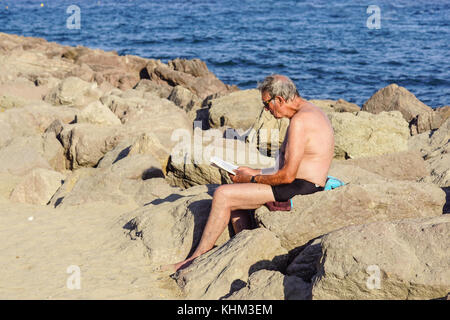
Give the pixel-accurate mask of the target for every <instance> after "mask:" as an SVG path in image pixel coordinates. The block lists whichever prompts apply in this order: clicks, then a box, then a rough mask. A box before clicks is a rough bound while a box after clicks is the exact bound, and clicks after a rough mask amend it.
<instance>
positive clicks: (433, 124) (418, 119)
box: [409, 106, 450, 135]
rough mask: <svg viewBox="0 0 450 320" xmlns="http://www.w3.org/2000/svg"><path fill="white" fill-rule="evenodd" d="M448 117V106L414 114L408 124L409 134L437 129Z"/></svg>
mask: <svg viewBox="0 0 450 320" xmlns="http://www.w3.org/2000/svg"><path fill="white" fill-rule="evenodd" d="M448 118H450V106H445V107H441V108H436V109H434V110H433V111H428V112H423V113H420V114H418V115H417V116H415V117H414V118H413V119H412V120H411V122H410V124H409V126H410V128H411V135H415V134H419V133H423V132H426V131H429V130H436V129H438V128H439V127H440V126H441V125H442V124H443V123H444V122H445V121H446V120H447V119H448Z"/></svg>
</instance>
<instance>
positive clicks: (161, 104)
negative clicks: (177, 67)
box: [101, 90, 192, 149]
mask: <svg viewBox="0 0 450 320" xmlns="http://www.w3.org/2000/svg"><path fill="white" fill-rule="evenodd" d="M101 101H102V103H103V104H104V105H106V106H107V107H108V108H110V110H111V111H112V112H113V113H114V114H115V115H116V116H117V117H118V118H119V119H120V120H121V121H122V123H123V124H124V127H123V130H125V131H126V134H127V135H134V136H136V135H141V134H142V133H146V132H151V133H153V134H155V135H156V136H157V137H158V139H159V140H160V141H161V143H163V144H164V145H165V146H167V147H168V148H169V149H170V148H172V147H173V146H174V145H175V144H176V143H175V142H174V141H173V140H172V135H173V134H174V132H175V133H176V132H178V131H182V132H184V133H186V134H190V133H191V132H192V122H191V120H190V119H189V117H188V116H187V114H186V112H185V111H183V110H181V109H180V108H179V107H177V106H176V105H175V104H174V103H173V102H171V101H169V100H167V99H161V98H159V97H158V96H156V95H154V94H152V93H150V92H143V91H137V90H127V91H125V92H123V93H120V94H118V93H112V94H110V95H106V96H103V97H102V98H101Z"/></svg>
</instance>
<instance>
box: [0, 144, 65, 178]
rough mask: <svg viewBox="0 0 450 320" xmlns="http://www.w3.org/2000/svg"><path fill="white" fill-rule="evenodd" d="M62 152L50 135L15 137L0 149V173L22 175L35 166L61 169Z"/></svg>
mask: <svg viewBox="0 0 450 320" xmlns="http://www.w3.org/2000/svg"><path fill="white" fill-rule="evenodd" d="M63 152H64V150H63V149H62V147H61V146H60V145H59V142H58V141H57V140H56V138H54V137H52V136H49V137H44V138H42V137H40V136H23V137H16V138H13V139H11V140H10V141H9V142H8V143H7V144H6V145H5V146H3V148H2V149H0V173H9V174H12V175H18V176H22V175H25V174H27V173H29V172H30V171H31V170H33V169H36V168H43V169H48V170H52V169H53V170H59V171H63V170H64V169H65V166H64V153H63ZM52 166H53V167H52Z"/></svg>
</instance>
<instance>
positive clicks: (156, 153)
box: [97, 132, 170, 174]
mask: <svg viewBox="0 0 450 320" xmlns="http://www.w3.org/2000/svg"><path fill="white" fill-rule="evenodd" d="M134 154H147V155H151V156H153V157H154V158H155V159H156V160H157V161H158V162H159V164H160V168H161V170H162V171H163V173H164V174H166V167H167V161H168V159H169V156H170V149H168V146H167V145H162V143H161V142H160V140H159V139H158V137H157V136H156V135H155V134H154V133H152V132H148V133H142V134H140V135H132V136H127V137H125V138H124V139H123V140H121V141H120V142H119V143H118V144H117V145H116V146H115V147H114V148H113V149H112V150H111V151H108V152H107V153H106V154H105V155H104V157H103V158H102V159H101V160H100V162H99V163H98V165H97V168H104V167H108V166H110V165H113V164H114V163H115V162H117V161H119V160H121V159H123V158H125V157H127V156H131V155H134Z"/></svg>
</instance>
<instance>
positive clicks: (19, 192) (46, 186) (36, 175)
mask: <svg viewBox="0 0 450 320" xmlns="http://www.w3.org/2000/svg"><path fill="white" fill-rule="evenodd" d="M64 178H65V176H64V175H63V174H61V173H59V172H56V171H52V170H48V169H42V168H37V169H34V170H32V171H30V172H29V173H28V174H27V175H25V176H24V177H23V179H22V180H21V181H20V182H19V184H18V185H16V187H15V188H14V190H13V191H12V192H11V196H10V199H11V201H14V202H22V203H31V204H39V205H46V204H47V203H48V202H49V200H50V199H51V197H52V196H53V194H54V193H55V192H56V190H58V188H59V187H60V186H61V184H62V182H63V181H64Z"/></svg>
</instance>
